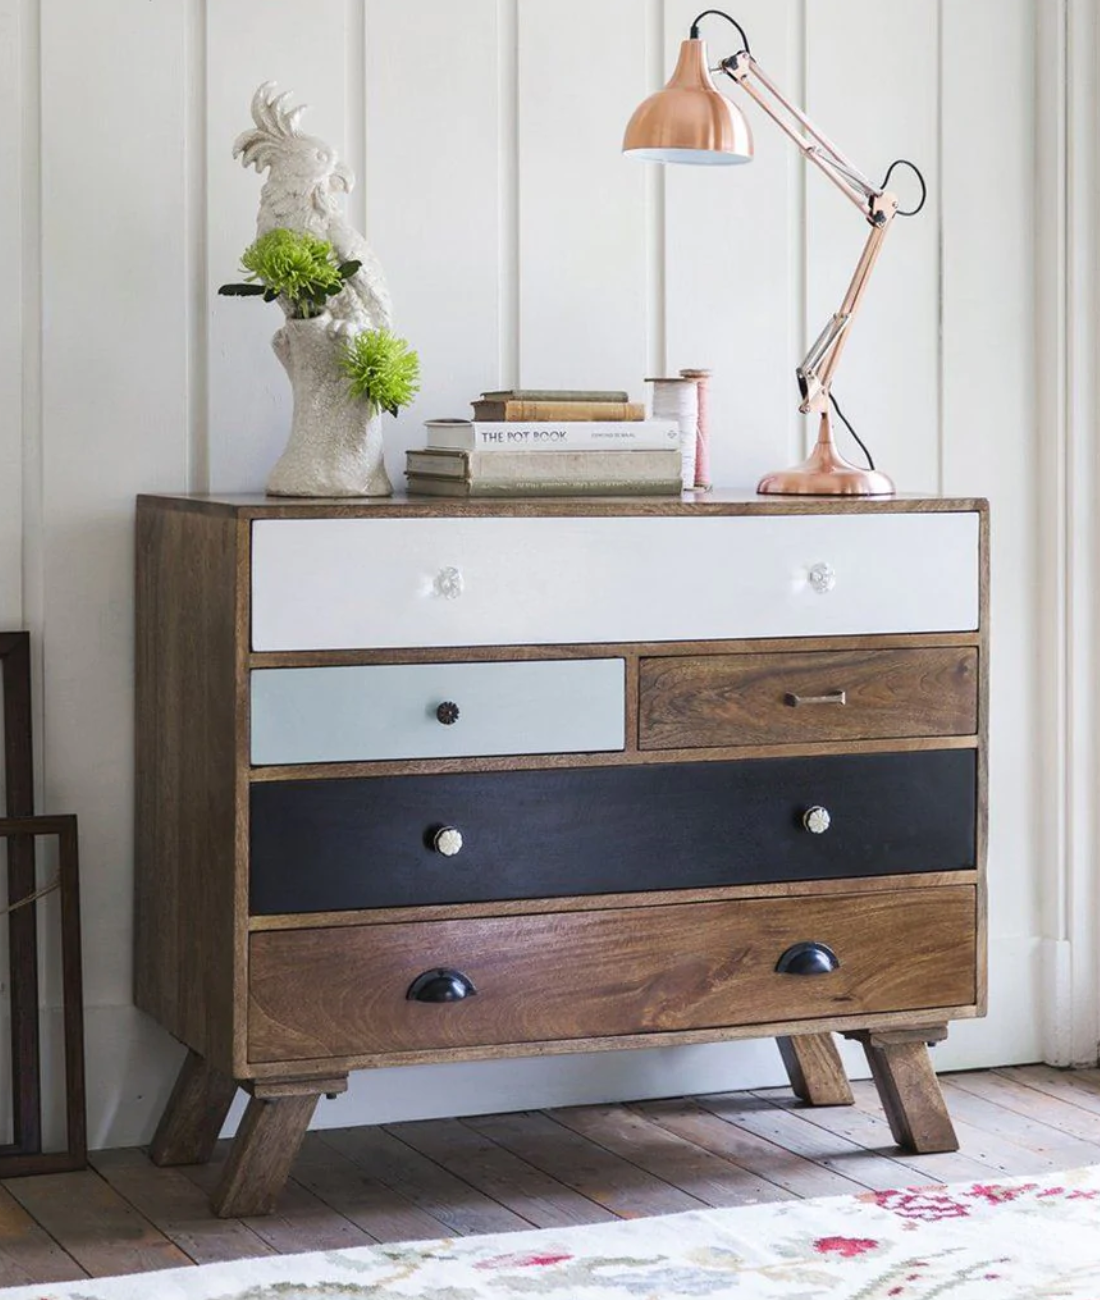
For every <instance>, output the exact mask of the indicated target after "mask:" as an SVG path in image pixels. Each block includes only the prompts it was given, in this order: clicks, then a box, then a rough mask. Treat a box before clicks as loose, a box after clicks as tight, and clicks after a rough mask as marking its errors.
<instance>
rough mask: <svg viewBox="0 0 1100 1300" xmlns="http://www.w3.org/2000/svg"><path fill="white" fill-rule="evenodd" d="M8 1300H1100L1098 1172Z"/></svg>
mask: <svg viewBox="0 0 1100 1300" xmlns="http://www.w3.org/2000/svg"><path fill="white" fill-rule="evenodd" d="M0 1295H2V1296H3V1298H4V1300H390V1298H393V1300H398V1298H399V1297H404V1298H406V1300H408V1298H410V1297H414V1298H415V1300H538V1298H539V1297H550V1300H679V1298H680V1297H692V1298H693V1300H697V1298H698V1297H726V1296H728V1297H733V1298H736V1300H772V1297H775V1300H816V1298H817V1297H822V1298H823V1300H824V1298H826V1297H827V1298H828V1300H839V1298H840V1297H847V1298H850V1300H931V1297H937V1298H940V1297H943V1298H945V1300H978V1297H981V1300H1024V1298H1025V1297H1028V1298H1029V1300H1031V1298H1034V1300H1040V1298H1041V1300H1065V1298H1066V1297H1070V1298H1072V1300H1098V1297H1100V1167H1094V1168H1091V1169H1078V1170H1075V1171H1073V1172H1070V1173H1065V1174H1057V1175H1048V1176H1045V1177H1043V1178H1040V1179H1035V1178H1031V1179H1028V1178H1017V1179H1008V1180H1005V1181H1000V1182H990V1183H973V1184H961V1183H960V1184H954V1185H951V1186H948V1187H925V1188H919V1189H916V1190H909V1191H896V1192H867V1193H865V1194H864V1195H862V1196H855V1197H836V1198H831V1199H829V1200H821V1201H790V1202H786V1203H780V1204H768V1205H753V1206H746V1207H744V1208H740V1209H724V1210H703V1211H696V1212H693V1213H690V1214H677V1215H672V1216H669V1217H667V1218H659V1219H635V1220H633V1221H630V1222H624V1223H611V1224H599V1225H596V1226H591V1227H581V1228H563V1229H560V1230H559V1229H554V1230H550V1231H541V1232H540V1231H532V1232H520V1233H509V1234H503V1235H496V1236H491V1237H459V1238H454V1239H448V1240H445V1241H428V1242H415V1243H410V1244H407V1245H390V1246H372V1247H362V1248H359V1249H356V1250H341V1251H332V1252H326V1253H318V1254H311V1255H286V1256H281V1257H279V1256H277V1257H274V1258H272V1257H267V1258H264V1259H254V1260H240V1261H237V1262H234V1263H231V1264H211V1265H206V1266H204V1267H202V1268H192V1269H172V1270H170V1271H168V1272H163V1273H142V1274H137V1275H135V1276H133V1277H125V1278H112V1279H106V1280H102V1281H100V1280H94V1281H88V1282H74V1283H66V1284H64V1285H60V1286H38V1287H17V1288H11V1289H8V1290H3V1291H0Z"/></svg>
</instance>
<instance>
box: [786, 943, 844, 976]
mask: <svg viewBox="0 0 1100 1300" xmlns="http://www.w3.org/2000/svg"><path fill="white" fill-rule="evenodd" d="M775 969H776V970H777V971H778V973H779V974H780V975H830V974H832V972H833V971H835V970H839V969H840V958H839V957H838V956H837V955H836V953H835V952H833V950H832V948H830V947H829V945H828V944H827V943H811V942H807V943H796V944H794V945H792V946H791V947H790V948H788V949H787V951H786V952H785V953H784V954H783V956H782V957H780V959H779V961H778V962H777V963H776V967H775Z"/></svg>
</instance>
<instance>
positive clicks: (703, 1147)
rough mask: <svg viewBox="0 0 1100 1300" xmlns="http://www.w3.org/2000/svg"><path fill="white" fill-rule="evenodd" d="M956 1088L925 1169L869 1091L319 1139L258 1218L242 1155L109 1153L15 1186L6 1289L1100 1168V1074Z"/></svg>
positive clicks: (1039, 1071) (570, 1111)
mask: <svg viewBox="0 0 1100 1300" xmlns="http://www.w3.org/2000/svg"><path fill="white" fill-rule="evenodd" d="M941 1082H942V1084H943V1088H944V1093H945V1096H946V1097H947V1098H948V1104H949V1108H950V1110H951V1113H952V1118H953V1120H954V1123H955V1127H956V1129H957V1131H958V1134H959V1138H960V1140H961V1142H962V1149H961V1150H960V1151H959V1152H954V1153H945V1154H937V1155H927V1156H910V1155H906V1154H904V1153H902V1152H900V1151H899V1150H898V1149H897V1148H896V1147H894V1146H893V1144H892V1140H891V1138H890V1136H889V1128H888V1126H887V1124H886V1122H885V1119H884V1117H883V1114H882V1108H881V1105H880V1104H879V1099H878V1096H877V1093H876V1091H875V1088H874V1085H873V1084H872V1083H871V1082H870V1080H856V1081H855V1082H854V1083H853V1085H852V1092H853V1096H854V1101H855V1104H854V1106H851V1107H806V1106H804V1105H801V1104H800V1103H797V1102H795V1101H793V1100H792V1098H791V1096H790V1093H789V1091H788V1090H786V1089H759V1090H757V1091H756V1092H755V1093H752V1094H749V1093H740V1094H737V1093H731V1094H720V1095H714V1096H710V1097H705V1098H679V1099H671V1100H667V1101H647V1102H637V1103H634V1104H632V1105H629V1106H626V1105H606V1106H580V1107H567V1108H562V1109H560V1110H556V1111H552V1112H549V1113H546V1112H523V1113H520V1114H517V1115H490V1116H477V1117H473V1118H468V1119H464V1120H428V1121H421V1122H417V1123H409V1124H395V1125H391V1126H388V1128H386V1129H382V1128H374V1129H370V1128H362V1129H348V1130H331V1129H330V1130H326V1131H323V1132H315V1133H311V1134H308V1135H307V1137H306V1140H305V1142H304V1143H303V1145H302V1149H301V1153H300V1155H299V1158H298V1161H297V1163H296V1164H295V1166H294V1169H293V1172H292V1178H291V1181H290V1182H289V1183H288V1185H287V1188H286V1190H285V1192H284V1195H283V1196H282V1198H281V1199H280V1202H279V1205H278V1208H277V1211H276V1213H275V1214H274V1215H272V1216H271V1217H270V1218H266V1217H264V1218H254V1219H248V1220H233V1219H230V1220H220V1219H217V1218H215V1217H214V1216H213V1215H212V1214H210V1212H209V1209H208V1207H207V1200H206V1196H205V1195H204V1193H207V1192H209V1190H210V1189H211V1187H212V1186H213V1185H214V1183H215V1182H216V1181H217V1179H218V1177H219V1175H220V1166H221V1164H222V1163H223V1162H224V1159H225V1153H226V1150H227V1147H228V1144H226V1143H221V1144H219V1147H218V1149H217V1150H216V1152H215V1155H214V1158H213V1160H212V1161H211V1162H210V1164H208V1165H205V1166H181V1167H179V1168H156V1167H154V1166H153V1165H152V1164H151V1163H150V1161H149V1160H148V1158H147V1156H146V1155H145V1154H144V1153H142V1152H140V1151H137V1150H121V1151H112V1152H102V1153H96V1154H93V1156H92V1157H91V1159H92V1164H93V1168H91V1169H89V1170H86V1171H83V1172H81V1173H77V1174H52V1175H44V1176H40V1177H37V1178H20V1179H8V1180H6V1181H5V1182H4V1183H3V1184H0V1287H5V1286H18V1285H28V1284H29V1285H38V1284H47V1285H48V1284H49V1283H51V1282H63V1281H69V1280H78V1279H80V1278H81V1277H83V1276H85V1275H86V1274H91V1275H93V1276H103V1275H107V1274H120V1273H134V1272H141V1271H147V1270H153V1269H163V1268H168V1267H178V1266H183V1265H187V1264H190V1263H191V1262H192V1261H202V1262H207V1261H211V1262H212V1261H215V1260H225V1259H240V1258H244V1257H247V1256H258V1255H264V1254H268V1255H269V1254H271V1253H273V1252H281V1253H292V1252H296V1251H304V1250H333V1249H340V1248H342V1247H346V1246H356V1245H364V1244H369V1243H370V1242H372V1241H397V1240H416V1239H420V1240H423V1239H426V1238H436V1237H448V1236H455V1235H463V1234H468V1233H480V1232H506V1231H510V1230H516V1229H524V1228H527V1227H530V1226H532V1225H545V1226H551V1225H553V1226H557V1225H564V1224H570V1223H584V1222H600V1221H604V1220H609V1219H612V1218H614V1217H622V1218H636V1217H644V1216H646V1215H657V1214H667V1213H675V1212H677V1211H680V1210H686V1209H696V1208H700V1207H702V1206H704V1205H736V1204H741V1203H744V1202H746V1201H753V1200H763V1199H777V1200H778V1199H785V1198H788V1197H802V1196H829V1195H837V1194H844V1193H852V1192H859V1191H862V1190H864V1189H866V1188H869V1187H870V1188H874V1189H876V1190H885V1189H886V1188H892V1187H899V1186H914V1185H918V1184H921V1183H932V1182H940V1181H944V1180H946V1181H960V1180H961V1181H986V1180H988V1179H989V1178H990V1177H992V1176H1012V1175H1022V1176H1029V1175H1032V1176H1034V1175H1039V1174H1046V1173H1053V1172H1057V1171H1059V1170H1062V1169H1065V1168H1070V1167H1073V1166H1076V1165H1084V1164H1098V1163H1100V1071H1097V1070H1084V1071H1064V1070H1055V1069H1052V1068H1051V1067H1048V1066H1013V1067H1004V1068H1003V1069H999V1070H995V1071H981V1072H973V1073H962V1074H955V1075H945V1076H941Z"/></svg>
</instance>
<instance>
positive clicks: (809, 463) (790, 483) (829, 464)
mask: <svg viewBox="0 0 1100 1300" xmlns="http://www.w3.org/2000/svg"><path fill="white" fill-rule="evenodd" d="M756 490H757V492H758V493H760V494H762V495H768V496H792V497H793V496H798V497H802V496H817V497H834V496H849V497H892V496H893V495H894V492H895V488H894V483H893V480H892V479H891V478H890V477H889V475H887V474H882V473H880V472H879V471H878V470H876V469H861V468H860V467H859V466H858V465H853V464H852V463H851V462H850V461H847V460H845V459H844V457H843V456H842V455H841V454H840V452H839V451H837V449H836V443H835V442H833V430H832V425H831V424H830V422H829V416H828V412H822V415H821V427H820V430H819V433H818V438H817V445H816V446H815V447H814V449H813V451H812V452H811V454H810V456H809V458H808V459H807V460H804V461H803V462H802V464H801V465H795V466H794V467H793V468H792V469H784V470H780V471H779V472H778V473H775V474H765V476H764V477H763V478H762V479H761V480H760V482H759V483H758V484H757V485H756Z"/></svg>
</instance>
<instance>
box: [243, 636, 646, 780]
mask: <svg viewBox="0 0 1100 1300" xmlns="http://www.w3.org/2000/svg"><path fill="white" fill-rule="evenodd" d="M251 685H252V762H253V764H254V765H255V766H263V765H265V764H269V763H339V762H357V761H367V760H370V759H395V758H458V757H473V756H476V755H485V754H563V753H572V752H592V751H596V750H616V749H622V748H623V744H624V742H625V726H626V723H625V700H626V688H625V669H624V664H623V660H621V659H557V660H539V661H528V660H525V661H522V662H507V663H500V662H493V663H463V664H377V665H374V664H372V665H369V666H360V667H350V668H264V669H259V670H257V671H255V672H253V673H252V679H251ZM445 701H446V702H449V703H452V704H457V705H458V708H459V716H458V720H457V721H456V722H454V723H452V724H450V725H444V724H443V723H442V722H440V720H439V718H438V716H437V713H436V710H437V709H438V708H439V705H440V704H442V703H443V702H445Z"/></svg>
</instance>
